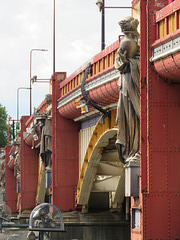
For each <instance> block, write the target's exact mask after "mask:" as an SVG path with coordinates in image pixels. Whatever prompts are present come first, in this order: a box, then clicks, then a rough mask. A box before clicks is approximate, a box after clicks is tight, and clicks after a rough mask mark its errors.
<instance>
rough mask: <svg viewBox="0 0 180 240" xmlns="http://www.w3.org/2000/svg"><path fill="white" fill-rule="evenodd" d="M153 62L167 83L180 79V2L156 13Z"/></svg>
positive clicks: (175, 2)
mask: <svg viewBox="0 0 180 240" xmlns="http://www.w3.org/2000/svg"><path fill="white" fill-rule="evenodd" d="M152 48H153V54H152V55H153V56H152V58H151V61H152V62H154V66H155V69H156V71H157V72H158V74H159V75H160V76H161V77H163V78H164V79H165V80H167V81H171V82H179V81H180V80H179V79H180V78H179V76H180V2H179V1H174V2H172V3H170V4H168V5H167V6H165V7H164V8H162V9H161V10H160V11H158V12H157V13H156V41H155V42H154V43H153V44H152Z"/></svg>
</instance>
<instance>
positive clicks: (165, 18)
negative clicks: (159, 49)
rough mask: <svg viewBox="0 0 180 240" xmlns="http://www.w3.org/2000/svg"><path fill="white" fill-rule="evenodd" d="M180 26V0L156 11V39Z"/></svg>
mask: <svg viewBox="0 0 180 240" xmlns="http://www.w3.org/2000/svg"><path fill="white" fill-rule="evenodd" d="M179 27H180V2H179V1H178V0H175V1H174V2H172V3H170V4H168V5H167V6H165V7H164V8H162V9H161V10H160V11H158V12H157V13H156V39H157V40H158V39H160V38H163V37H165V36H166V35H168V34H171V33H173V32H174V31H176V30H178V29H179Z"/></svg>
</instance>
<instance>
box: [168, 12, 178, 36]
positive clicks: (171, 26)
mask: <svg viewBox="0 0 180 240" xmlns="http://www.w3.org/2000/svg"><path fill="white" fill-rule="evenodd" d="M168 28H169V32H168V33H172V32H174V31H175V30H176V29H175V14H172V15H170V16H169V17H168Z"/></svg>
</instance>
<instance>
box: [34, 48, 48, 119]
mask: <svg viewBox="0 0 180 240" xmlns="http://www.w3.org/2000/svg"><path fill="white" fill-rule="evenodd" d="M33 51H48V50H47V49H39V48H35V49H31V51H30V116H31V108H32V107H31V103H32V99H31V98H32V88H31V65H32V53H33Z"/></svg>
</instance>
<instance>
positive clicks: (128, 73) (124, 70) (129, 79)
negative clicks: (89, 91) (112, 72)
mask: <svg viewBox="0 0 180 240" xmlns="http://www.w3.org/2000/svg"><path fill="white" fill-rule="evenodd" d="M128 62H129V63H123V62H122V60H121V58H120V56H118V57H117V58H116V60H115V68H116V69H118V70H119V71H120V73H121V74H120V77H119V84H118V85H119V101H118V107H117V119H116V120H117V125H118V133H117V141H116V146H117V149H118V151H119V156H120V160H121V161H122V162H127V161H130V160H131V159H133V158H135V157H136V156H137V155H139V136H140V126H139V117H140V95H139V58H138V57H137V58H129V59H128Z"/></svg>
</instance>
